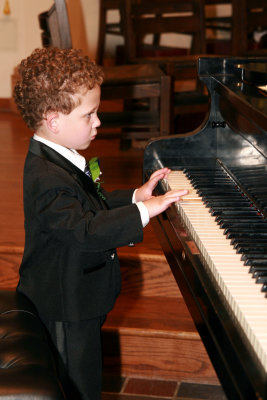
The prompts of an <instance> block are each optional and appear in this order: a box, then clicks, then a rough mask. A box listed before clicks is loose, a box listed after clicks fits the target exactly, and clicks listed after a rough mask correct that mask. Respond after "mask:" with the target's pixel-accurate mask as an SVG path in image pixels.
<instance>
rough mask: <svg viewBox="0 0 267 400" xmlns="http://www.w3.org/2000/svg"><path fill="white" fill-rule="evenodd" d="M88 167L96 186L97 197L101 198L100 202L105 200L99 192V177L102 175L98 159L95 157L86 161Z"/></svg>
mask: <svg viewBox="0 0 267 400" xmlns="http://www.w3.org/2000/svg"><path fill="white" fill-rule="evenodd" d="M88 167H89V170H90V172H91V175H92V180H93V182H94V183H95V185H96V191H97V193H98V195H99V197H101V199H102V200H106V197H105V196H104V195H103V193H102V192H101V183H103V182H101V181H100V175H102V172H101V171H100V167H99V159H98V158H97V157H93V158H91V159H90V160H89V161H88Z"/></svg>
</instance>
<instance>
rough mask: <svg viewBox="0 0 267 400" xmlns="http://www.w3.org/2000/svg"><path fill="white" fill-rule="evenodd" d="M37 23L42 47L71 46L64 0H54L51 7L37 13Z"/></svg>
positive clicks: (62, 47)
mask: <svg viewBox="0 0 267 400" xmlns="http://www.w3.org/2000/svg"><path fill="white" fill-rule="evenodd" d="M39 25H40V28H41V30H42V34H41V38H42V45H43V46H44V47H58V48H60V49H70V48H71V47H72V40H71V32H70V25H69V19H68V12H67V6H66V1H65V0H54V4H53V5H52V6H51V8H50V9H49V10H48V11H46V12H43V13H41V14H39Z"/></svg>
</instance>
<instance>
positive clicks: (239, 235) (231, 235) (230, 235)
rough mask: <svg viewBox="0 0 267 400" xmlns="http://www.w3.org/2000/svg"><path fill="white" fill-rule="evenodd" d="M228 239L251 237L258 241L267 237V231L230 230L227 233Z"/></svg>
mask: <svg viewBox="0 0 267 400" xmlns="http://www.w3.org/2000/svg"><path fill="white" fill-rule="evenodd" d="M226 237H227V239H239V238H240V239H250V240H255V241H256V242H257V241H258V239H265V240H266V239H267V234H266V232H265V233H263V232H261V233H258V232H239V231H232V232H228V233H227V235H226Z"/></svg>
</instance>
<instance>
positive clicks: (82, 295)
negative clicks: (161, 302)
mask: <svg viewBox="0 0 267 400" xmlns="http://www.w3.org/2000/svg"><path fill="white" fill-rule="evenodd" d="M23 190H24V214H25V250H24V255H23V259H22V263H21V267H20V281H19V284H18V288H17V290H18V291H20V292H22V293H24V294H25V295H26V296H28V297H29V298H30V299H31V300H32V301H33V303H34V304H35V305H36V307H37V309H38V311H39V313H40V315H41V316H42V317H43V318H44V319H46V320H57V321H78V320H83V319H89V318H94V317H97V316H100V315H104V314H106V313H107V312H108V311H110V309H111V308H112V307H113V304H114V302H115V299H116V297H117V295H118V294H119V291H120V284H121V283H120V282H121V278H120V267H119V261H118V257H117V254H116V247H119V246H124V245H127V244H129V243H130V242H139V241H142V239H143V228H142V222H141V217H140V213H139V210H138V208H137V206H136V205H135V204H131V200H132V195H133V190H118V191H114V192H112V193H107V192H105V195H106V197H107V200H106V201H103V200H101V199H100V198H99V196H98V194H97V192H96V189H95V184H94V183H93V182H92V180H91V179H90V178H88V177H87V176H86V175H85V174H84V173H83V172H82V171H80V169H79V168H77V167H75V166H74V165H73V164H72V163H71V162H69V161H68V160H67V159H65V158H64V157H63V156H61V155H60V154H59V153H57V152H56V151H54V150H53V149H51V148H50V147H48V146H46V145H45V144H43V143H40V142H38V141H35V140H34V139H31V142H30V147H29V152H28V155H27V157H26V161H25V167H24V189H23Z"/></svg>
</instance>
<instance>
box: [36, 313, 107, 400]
mask: <svg viewBox="0 0 267 400" xmlns="http://www.w3.org/2000/svg"><path fill="white" fill-rule="evenodd" d="M105 319H106V316H102V317H99V318H94V319H91V320H86V321H79V322H62V321H44V320H43V322H44V324H45V326H46V328H47V330H48V333H49V336H50V338H51V341H52V344H53V345H54V347H55V348H56V353H57V356H58V359H57V368H58V373H59V377H60V380H61V382H62V384H63V388H64V392H65V393H66V395H67V399H68V400H80V399H81V400H101V390H102V340H101V327H102V325H103V323H104V322H105Z"/></svg>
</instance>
